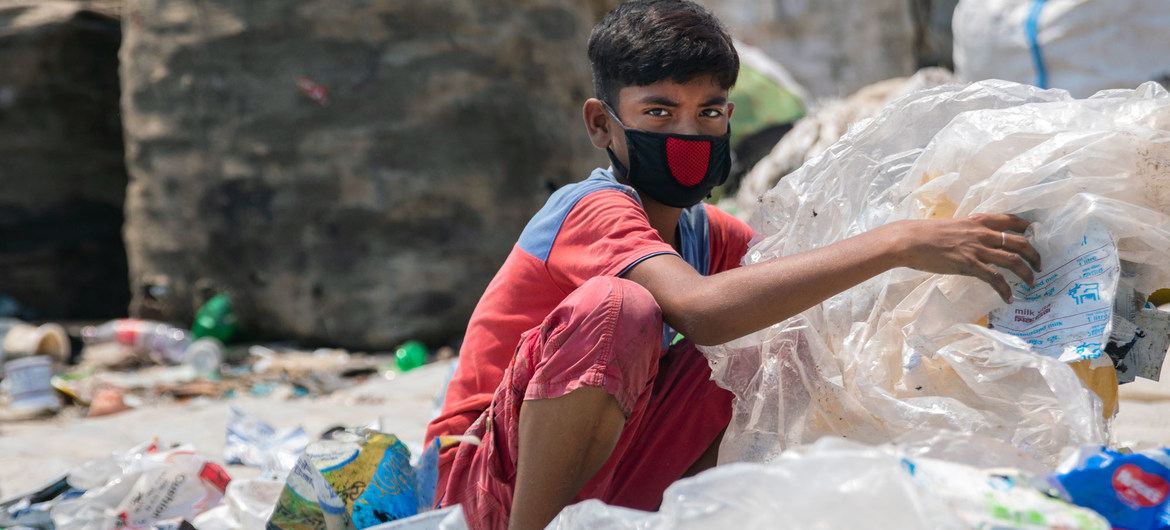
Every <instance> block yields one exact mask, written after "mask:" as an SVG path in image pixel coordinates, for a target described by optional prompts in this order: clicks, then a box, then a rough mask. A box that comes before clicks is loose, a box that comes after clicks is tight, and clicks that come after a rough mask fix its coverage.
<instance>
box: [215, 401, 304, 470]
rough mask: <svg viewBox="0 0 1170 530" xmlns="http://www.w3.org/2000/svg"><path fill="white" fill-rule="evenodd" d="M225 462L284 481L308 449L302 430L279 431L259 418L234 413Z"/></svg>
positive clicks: (229, 419) (228, 428)
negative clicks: (252, 468) (257, 468)
mask: <svg viewBox="0 0 1170 530" xmlns="http://www.w3.org/2000/svg"><path fill="white" fill-rule="evenodd" d="M231 413H232V415H231V417H230V418H228V425H227V440H226V443H225V444H224V448H223V458H224V461H225V462H227V463H228V464H243V465H246V466H255V467H259V468H261V469H262V470H263V471H264V474H265V476H268V477H277V478H282V477H284V476H285V475H287V474H288V472H289V470H291V469H292V468H293V466H294V465H296V462H297V458H298V457H300V455H301V452H302V451H304V450H305V447H306V446H308V445H309V436H308V435H307V434H305V430H304V429H302V428H301V427H297V428H295V429H283V430H280V431H277V430H276V429H275V428H273V427H272V426H271V425H268V424H267V423H264V422H263V421H261V420H260V419H258V418H255V417H252V416H249V415H247V414H244V413H243V412H240V411H239V410H236V408H235V407H232V409H231Z"/></svg>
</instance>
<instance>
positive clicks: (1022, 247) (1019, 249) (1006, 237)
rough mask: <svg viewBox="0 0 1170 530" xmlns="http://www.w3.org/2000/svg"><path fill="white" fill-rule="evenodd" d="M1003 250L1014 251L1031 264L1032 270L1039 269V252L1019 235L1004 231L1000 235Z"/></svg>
mask: <svg viewBox="0 0 1170 530" xmlns="http://www.w3.org/2000/svg"><path fill="white" fill-rule="evenodd" d="M1000 237H1001V238H1002V241H1001V242H1002V243H1003V250H1006V251H1008V252H1012V253H1015V254H1017V255H1019V256H1020V257H1021V258H1023V259H1024V260H1026V261H1027V262H1028V265H1031V266H1032V270H1034V271H1040V270H1041V269H1040V253H1039V252H1037V251H1036V248H1035V247H1033V246H1032V244H1031V243H1029V242H1028V239H1027V238H1025V237H1024V236H1021V235H1016V234H1007V233H1004V234H1003V235H1002V236H1000Z"/></svg>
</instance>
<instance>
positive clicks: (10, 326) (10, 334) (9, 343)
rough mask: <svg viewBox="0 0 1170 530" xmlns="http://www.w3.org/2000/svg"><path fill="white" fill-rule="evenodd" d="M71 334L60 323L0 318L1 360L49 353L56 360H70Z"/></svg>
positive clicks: (61, 361) (58, 361) (59, 361)
mask: <svg viewBox="0 0 1170 530" xmlns="http://www.w3.org/2000/svg"><path fill="white" fill-rule="evenodd" d="M71 351H72V349H71V348H70V346H69V335H68V334H66V333H65V328H63V327H61V325H60V324H53V323H49V324H41V325H35V324H29V323H27V322H24V321H21V320H17V319H15V318H0V361H3V360H6V359H7V360H11V359H16V358H18V357H25V356H30V355H47V356H49V357H50V358H52V359H53V361H54V362H57V363H63V362H65V361H67V360H69V354H70V352H71Z"/></svg>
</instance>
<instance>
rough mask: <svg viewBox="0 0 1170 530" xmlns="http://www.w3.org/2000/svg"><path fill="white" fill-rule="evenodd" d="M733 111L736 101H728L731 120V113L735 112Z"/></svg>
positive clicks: (728, 116)
mask: <svg viewBox="0 0 1170 530" xmlns="http://www.w3.org/2000/svg"><path fill="white" fill-rule="evenodd" d="M733 112H735V102H734V101H728V102H727V119H729V120H730V119H731V113H733Z"/></svg>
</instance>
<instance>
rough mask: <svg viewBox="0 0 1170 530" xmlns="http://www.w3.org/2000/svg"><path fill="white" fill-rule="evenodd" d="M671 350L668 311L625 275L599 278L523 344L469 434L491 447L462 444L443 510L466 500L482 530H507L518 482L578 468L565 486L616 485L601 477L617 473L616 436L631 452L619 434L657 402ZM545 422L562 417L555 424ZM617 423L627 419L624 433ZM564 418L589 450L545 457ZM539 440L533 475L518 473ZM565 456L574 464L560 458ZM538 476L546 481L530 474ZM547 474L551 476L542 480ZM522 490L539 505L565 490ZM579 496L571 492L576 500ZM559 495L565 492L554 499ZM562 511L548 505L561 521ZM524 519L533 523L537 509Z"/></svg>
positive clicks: (527, 468) (527, 469) (529, 466)
mask: <svg viewBox="0 0 1170 530" xmlns="http://www.w3.org/2000/svg"><path fill="white" fill-rule="evenodd" d="M661 345H662V316H661V311H660V310H659V308H658V305H657V304H656V303H655V302H654V299H653V297H652V296H651V295H650V293H649V292H648V291H646V290H645V289H644V288H642V287H641V286H639V285H637V284H635V283H633V282H630V281H628V280H622V279H618V278H608V277H607V278H594V279H592V280H589V281H588V282H586V283H585V284H584V285H582V286H581V287H580V288H579V289H577V290H576V291H574V292H573V293H571V294H570V295H569V296H568V297H566V298H565V300H564V301H563V302H562V303H561V305H560V306H558V307H557V308H556V309H554V310H553V312H552V313H550V314H549V316H548V317H547V318H546V319H545V321H544V323H543V324H542V325H541V326H540V327H539V328H535V329H533V330H532V331H529V332H528V333H526V334H525V335H524V337H523V338H522V339H521V343H520V345H519V347H518V348H517V350H516V355H515V356H514V357H513V359H512V363H511V365H509V367H508V369H507V371H506V372H505V374H504V379H503V381H502V382H501V383H500V386H499V387H498V388H497V389H496V393H495V395H494V397H493V398H492V403H491V405H490V406H489V408H488V410H486V411H485V412H484V414H483V415H481V416H480V417H479V419H478V420H476V422H475V423H474V424H473V425H472V427H471V428H470V429H469V430H468V434H472V435H475V436H478V437H480V438H481V439H482V440H483V445H482V446H479V447H476V446H472V445H469V444H463V445H461V446H459V447H458V448H457V454H456V456H455V460H454V463H453V464H452V466H451V471H450V474H449V476H448V479H447V487H446V491H445V493H444V498H443V501H442V504H443V506H450V505H452V504H456V503H461V504H463V508H464V512H465V514H466V516H467V520H468V523H469V524H470V525H471V526H472V527H473V528H503V527H505V526H507V524H508V519H509V516H510V514H511V511H512V508H513V506H514V502H513V498H514V493H515V492H516V489H515V487H516V484H517V483H518V482H519V483H523V484H526V485H528V484H547V483H549V482H550V481H555V480H556V479H557V478H558V477H557V475H556V474H557V473H561V472H562V471H558V470H560V469H562V467H563V466H562V464H563V465H564V466H567V468H565V469H569V471H565V472H564V473H567V475H563V476H559V480H561V481H562V482H571V484H566V485H565V486H566V487H568V488H569V489H572V488H576V489H578V490H579V489H580V481H581V480H584V481H588V483H589V484H594V485H598V484H604V485H606V486H608V484H609V479H608V478H605V477H601V476H600V475H604V474H607V473H608V474H609V475H612V473H613V468H614V466H613V462H612V461H607V460H606V458H605V456H609V453H610V452H611V451H613V450H614V443H615V440H614V439H615V438H617V439H618V440H616V447H617V452H619V453H620V452H621V451H622V447H623V442H622V440H625V439H626V437H624V436H619V433H621V431H622V429H623V424H626V423H628V422H633V421H637V420H638V419H639V418H640V417H641V414H640V413H639V410H641V409H644V408H645V406H646V404H647V402H648V400H649V395H650V392H649V388H650V385H651V383H652V381H653V380H654V376H655V373H656V371H657V363H658V358H659V356H660V354H661ZM581 390H583V391H581ZM599 394H600V396H599ZM603 398H604V399H603ZM522 405H523V407H522ZM529 405H533V406H532V407H529ZM522 408H523V409H524V410H525V411H527V412H526V413H525V414H524V416H525V417H527V416H533V418H527V419H529V420H531V419H536V420H537V421H527V422H524V423H525V426H526V427H529V428H526V429H523V431H522V430H521V423H522V421H521V409H522ZM578 409H580V410H578ZM615 409H616V412H617V414H616V415H615V414H614V411H615ZM541 416H553V417H554V419H552V420H548V421H550V422H552V423H546V422H545V420H543V419H541ZM615 418H617V419H620V420H621V422H620V423H619V424H618V425H617V426H616V428H615V427H614V426H613V424H614V423H615V421H614V419H615ZM558 421H560V422H569V423H575V424H576V425H577V426H580V427H581V428H580V429H572V433H565V434H568V435H569V436H572V437H573V438H574V441H575V442H581V445H583V446H584V447H578V448H575V449H573V448H569V449H571V450H569V451H566V452H567V453H570V454H569V455H564V454H560V455H558V454H555V453H556V452H555V449H556V447H552V448H551V450H553V454H551V455H549V454H546V455H544V456H541V452H542V451H545V452H547V451H548V450H550V448H549V447H548V445H549V444H548V442H550V441H551V442H552V443H553V444H555V443H556V441H555V440H556V438H553V439H551V440H550V438H549V437H550V436H553V437H556V436H561V435H562V433H561V432H557V431H554V430H553V429H559V428H561V427H558V426H557V425H556V422H558ZM594 426H596V430H594ZM585 431H589V434H588V439H586V440H582V439H581V436H583V435H581V434H579V433H581V432H585ZM573 433H578V434H573ZM522 439H523V441H522ZM530 439H538V441H537V442H535V443H534V444H533V453H532V454H530V455H528V456H531V457H533V458H528V456H524V457H523V458H524V461H525V463H524V464H523V465H522V466H521V467H522V468H523V469H522V470H521V472H522V473H523V474H524V476H518V469H517V465H518V462H519V461H520V460H521V458H522V456H521V455H524V454H525V453H524V451H526V450H527V448H528V445H527V444H528V443H529V440H530ZM595 441H596V442H597V443H594V442H595ZM522 444H525V445H523V446H522ZM627 445H628V444H627ZM522 447H523V449H522ZM542 447H543V449H542ZM602 455H604V456H602ZM561 456H565V457H566V461H564V462H560V461H557V458H558V457H561ZM542 458H544V459H551V460H549V462H550V464H549V465H550V466H551V467H545V463H544V462H542V461H540V459H542ZM597 461H602V462H606V464H605V465H602V466H601V470H602V471H601V472H600V473H596V472H595V469H596V468H597V466H598V464H597V463H596V462H597ZM532 473H536V475H533V476H532V477H530V476H529V475H530V474H532ZM542 473H544V474H545V476H543V477H542V476H540V474H542ZM547 473H552V474H551V475H550V474H547ZM577 476H580V477H578V478H572V477H577ZM582 477H583V478H582ZM590 477H592V479H591V478H590ZM578 479H579V480H578ZM540 487H541V488H543V486H540ZM602 487H604V486H602ZM523 488H524V487H523V486H522V487H521V489H523ZM520 493H521V494H523V495H526V496H529V497H528V498H529V499H531V498H532V497H531V495H536V496H537V497H538V498H539V497H540V496H541V495H545V494H549V493H555V492H550V491H546V490H541V491H532V492H530V493H524V492H523V491H521V492H520ZM577 494H578V492H577V491H571V492H570V498H572V497H573V496H575V495H577ZM553 497H556V498H558V499H559V498H560V497H561V495H560V494H556V495H550V496H548V498H549V499H552V498H553ZM518 502H519V501H518ZM525 502H527V501H525ZM538 502H545V501H544V500H540V501H538ZM557 502H558V503H559V502H560V501H557ZM562 507H563V505H560V506H543V507H542V508H545V509H547V510H548V511H552V513H553V514H554V515H555V513H556V511H559V510H560V508H562ZM537 511H541V512H542V511H543V510H537ZM521 515H522V516H523V517H525V518H527V517H528V514H527V513H524V514H521ZM541 517H543V516H541ZM518 522H520V521H519V520H518ZM545 522H546V523H547V521H545Z"/></svg>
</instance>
